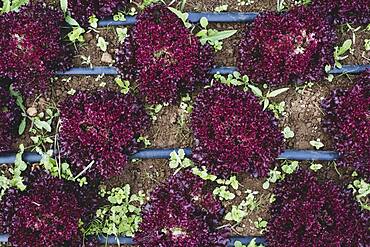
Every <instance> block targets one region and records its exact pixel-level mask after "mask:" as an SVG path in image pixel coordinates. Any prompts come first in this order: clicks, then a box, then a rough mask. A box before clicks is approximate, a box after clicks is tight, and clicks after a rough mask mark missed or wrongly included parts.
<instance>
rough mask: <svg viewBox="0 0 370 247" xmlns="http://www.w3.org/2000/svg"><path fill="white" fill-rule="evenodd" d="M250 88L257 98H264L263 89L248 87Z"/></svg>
mask: <svg viewBox="0 0 370 247" xmlns="http://www.w3.org/2000/svg"><path fill="white" fill-rule="evenodd" d="M248 87H249V88H250V89H251V90H252V92H253V94H254V95H256V96H257V97H260V98H262V97H263V94H262V91H261V89H259V88H258V87H256V86H253V85H248Z"/></svg>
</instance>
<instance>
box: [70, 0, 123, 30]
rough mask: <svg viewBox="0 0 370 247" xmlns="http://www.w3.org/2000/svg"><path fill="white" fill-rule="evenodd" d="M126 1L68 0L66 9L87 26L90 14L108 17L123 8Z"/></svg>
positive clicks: (101, 17)
mask: <svg viewBox="0 0 370 247" xmlns="http://www.w3.org/2000/svg"><path fill="white" fill-rule="evenodd" d="M128 2H129V1H128V0H89V1H86V0H68V9H69V11H70V12H71V16H72V17H73V18H74V19H75V20H76V21H77V22H78V23H79V24H81V25H83V26H88V24H89V17H90V16H93V15H95V16H96V17H97V18H99V19H103V18H106V17H110V16H112V15H113V14H114V13H116V12H117V11H118V10H121V9H123V8H124V7H125V6H126V5H127V4H128Z"/></svg>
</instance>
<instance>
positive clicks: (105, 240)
mask: <svg viewBox="0 0 370 247" xmlns="http://www.w3.org/2000/svg"><path fill="white" fill-rule="evenodd" d="M8 238H9V235H8V234H0V243H6V242H8ZM254 238H255V241H256V243H257V244H264V245H265V244H266V240H265V239H264V238H262V237H230V238H229V243H228V244H227V246H228V247H233V246H234V243H235V241H240V242H241V243H242V244H249V243H250V241H252V239H254ZM98 239H99V243H101V244H110V245H111V244H118V243H119V244H127V245H133V244H134V241H133V239H132V238H128V237H118V238H117V237H115V236H108V237H105V236H99V237H98Z"/></svg>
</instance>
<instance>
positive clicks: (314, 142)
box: [310, 139, 324, 149]
mask: <svg viewBox="0 0 370 247" xmlns="http://www.w3.org/2000/svg"><path fill="white" fill-rule="evenodd" d="M310 145H311V146H313V147H315V148H316V149H320V148H322V147H324V144H323V143H322V142H321V140H320V139H317V140H316V141H315V140H312V141H310Z"/></svg>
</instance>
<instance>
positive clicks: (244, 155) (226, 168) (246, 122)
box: [191, 84, 283, 176]
mask: <svg viewBox="0 0 370 247" xmlns="http://www.w3.org/2000/svg"><path fill="white" fill-rule="evenodd" d="M191 127H192V130H193V133H194V138H195V147H194V148H193V159H194V160H195V161H196V162H197V163H198V164H199V165H202V166H203V165H204V166H206V167H207V169H208V170H209V171H210V172H211V173H214V174H217V175H223V176H228V175H230V174H231V173H238V172H249V173H251V174H253V175H255V176H266V175H267V173H268V171H269V168H270V167H271V165H272V164H273V163H274V160H275V159H276V158H277V157H278V156H279V154H280V153H281V151H282V148H283V136H282V134H281V132H280V130H279V128H278V124H277V121H276V119H275V117H274V116H273V114H272V113H271V112H269V111H267V110H266V111H263V110H262V106H261V105H260V104H259V100H258V99H257V98H256V97H255V96H254V95H253V94H252V93H250V92H243V91H241V90H238V89H237V88H235V87H228V86H226V85H223V84H218V85H217V86H214V87H212V88H209V89H205V90H203V91H202V92H201V93H200V94H199V95H198V97H197V99H196V101H195V106H194V110H193V113H192V116H191Z"/></svg>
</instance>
